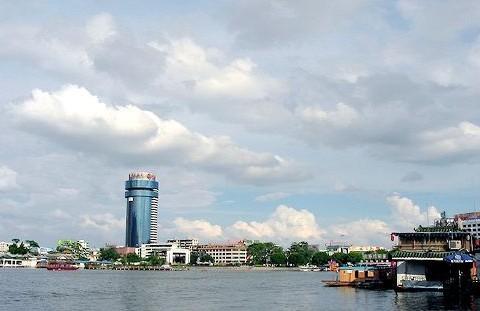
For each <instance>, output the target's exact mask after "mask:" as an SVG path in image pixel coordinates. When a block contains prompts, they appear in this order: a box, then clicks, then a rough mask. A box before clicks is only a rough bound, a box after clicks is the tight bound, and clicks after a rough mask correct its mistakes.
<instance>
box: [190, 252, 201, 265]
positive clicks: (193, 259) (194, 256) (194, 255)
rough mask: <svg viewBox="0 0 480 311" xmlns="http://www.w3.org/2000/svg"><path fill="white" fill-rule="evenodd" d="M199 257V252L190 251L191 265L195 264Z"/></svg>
mask: <svg viewBox="0 0 480 311" xmlns="http://www.w3.org/2000/svg"><path fill="white" fill-rule="evenodd" d="M199 258H200V253H199V252H191V253H190V264H191V265H196V264H197V261H198V259H199Z"/></svg>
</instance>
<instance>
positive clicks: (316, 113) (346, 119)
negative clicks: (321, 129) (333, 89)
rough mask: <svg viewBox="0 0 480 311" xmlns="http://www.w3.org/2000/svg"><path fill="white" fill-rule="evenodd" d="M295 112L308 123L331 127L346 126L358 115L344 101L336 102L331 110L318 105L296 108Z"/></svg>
mask: <svg viewBox="0 0 480 311" xmlns="http://www.w3.org/2000/svg"><path fill="white" fill-rule="evenodd" d="M297 114H298V115H299V116H300V117H301V119H302V120H304V121H306V122H308V123H314V124H325V125H327V126H333V127H348V126H349V125H351V124H352V122H354V121H355V120H356V119H357V118H358V117H359V116H358V112H357V111H356V110H355V109H354V108H352V107H350V106H348V105H346V104H344V103H338V104H337V106H336V109H335V110H332V111H324V110H322V109H320V108H319V107H311V106H310V107H303V108H299V109H298V110H297Z"/></svg>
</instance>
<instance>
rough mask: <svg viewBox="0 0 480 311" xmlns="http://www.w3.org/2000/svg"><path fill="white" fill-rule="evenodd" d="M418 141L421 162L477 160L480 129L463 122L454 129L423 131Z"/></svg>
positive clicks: (479, 145)
mask: <svg viewBox="0 0 480 311" xmlns="http://www.w3.org/2000/svg"><path fill="white" fill-rule="evenodd" d="M419 140H420V149H419V150H418V151H419V154H420V156H421V158H420V159H419V160H421V161H442V160H449V159H462V158H467V159H468V158H475V157H477V158H478V156H477V155H478V153H479V152H480V127H479V126H477V125H476V124H473V123H471V122H468V121H463V122H460V123H459V124H458V125H457V126H454V127H447V128H443V129H439V130H435V131H433V130H431V131H425V132H423V133H421V134H420V137H419ZM414 159H415V158H414Z"/></svg>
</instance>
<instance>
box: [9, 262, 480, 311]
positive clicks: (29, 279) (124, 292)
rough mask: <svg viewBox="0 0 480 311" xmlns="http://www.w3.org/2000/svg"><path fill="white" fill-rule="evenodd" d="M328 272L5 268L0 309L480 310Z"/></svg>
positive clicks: (477, 305)
mask: <svg viewBox="0 0 480 311" xmlns="http://www.w3.org/2000/svg"><path fill="white" fill-rule="evenodd" d="M333 278H334V275H333V274H332V273H330V272H296V271H245V270H233V269H221V268H220V269H217V268H193V269H190V270H189V271H168V272H167V271H99V270H96V271H95V270H78V271H70V272H67V271H65V272H52V271H47V270H44V269H0V298H1V299H0V310H42V311H43V310H53V311H55V310H82V311H85V310H226V309H233V310H272V311H273V310H458V309H465V310H477V309H480V299H474V298H462V299H447V298H444V297H443V295H442V294H441V293H395V292H394V291H391V290H388V291H372V290H361V289H354V288H329V287H324V286H323V285H322V282H321V280H322V279H333Z"/></svg>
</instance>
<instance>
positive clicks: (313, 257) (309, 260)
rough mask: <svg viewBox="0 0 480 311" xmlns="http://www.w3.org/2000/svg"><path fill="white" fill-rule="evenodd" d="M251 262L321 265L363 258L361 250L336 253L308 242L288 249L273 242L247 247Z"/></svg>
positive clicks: (299, 243)
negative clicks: (323, 250) (329, 252)
mask: <svg viewBox="0 0 480 311" xmlns="http://www.w3.org/2000/svg"><path fill="white" fill-rule="evenodd" d="M247 253H248V256H249V262H248V263H249V264H251V265H273V266H297V267H298V266H304V265H315V266H321V265H325V264H327V263H328V262H329V261H330V260H332V259H333V260H335V261H336V262H337V263H339V264H346V263H352V264H355V263H358V262H360V261H361V260H362V259H363V255H362V253H361V252H349V253H348V254H345V253H340V252H338V253H334V254H333V255H331V256H330V255H329V254H328V253H327V252H322V251H318V249H317V248H316V247H313V246H311V245H309V244H308V243H307V242H294V243H292V244H291V246H290V247H289V248H287V249H284V248H283V247H281V246H278V245H276V244H274V243H272V242H265V243H253V244H250V245H249V246H248V248H247Z"/></svg>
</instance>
